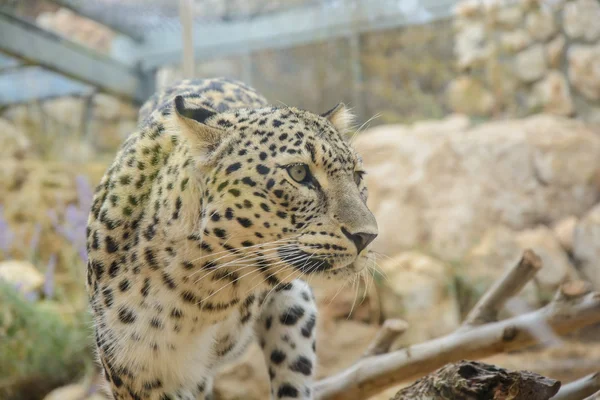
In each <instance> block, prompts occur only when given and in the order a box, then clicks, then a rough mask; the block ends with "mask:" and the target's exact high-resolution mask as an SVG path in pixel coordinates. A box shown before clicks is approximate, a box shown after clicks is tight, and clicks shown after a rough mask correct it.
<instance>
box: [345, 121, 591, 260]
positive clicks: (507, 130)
mask: <svg viewBox="0 0 600 400" xmlns="http://www.w3.org/2000/svg"><path fill="white" fill-rule="evenodd" d="M354 144H355V147H356V149H357V150H358V151H359V153H360V154H361V155H362V157H363V160H364V163H365V168H366V170H367V172H368V174H367V176H366V179H367V184H368V187H369V206H370V208H371V210H372V211H373V213H374V214H375V216H376V218H377V221H378V223H379V231H380V234H379V237H378V238H377V239H376V240H375V242H374V244H373V248H374V250H376V251H378V252H380V253H383V254H386V255H389V256H393V255H396V254H398V253H399V252H402V251H403V250H407V249H411V248H414V247H416V246H424V247H425V248H426V249H428V251H431V252H432V253H433V254H434V255H436V256H437V257H441V258H442V259H446V260H460V259H461V258H462V257H463V256H464V255H465V254H466V252H467V251H468V250H469V249H470V248H471V247H472V246H474V245H475V244H476V243H477V242H478V241H479V240H480V239H481V236H482V235H483V234H484V233H485V231H486V230H487V228H489V227H490V226H494V225H497V224H500V225H505V226H507V227H509V228H511V229H513V230H522V229H526V228H531V227H535V226H536V225H538V224H539V223H540V222H543V223H546V224H552V223H555V222H557V221H559V220H560V219H562V218H565V217H567V216H571V215H574V216H581V215H582V214H584V213H585V212H586V211H587V210H589V208H590V207H592V206H593V205H594V204H595V202H596V201H597V199H598V196H600V164H599V163H598V160H599V159H600V137H598V136H597V135H596V134H595V133H594V132H593V131H592V130H590V129H588V128H587V127H586V126H585V125H584V124H583V123H582V122H579V121H574V120H570V119H567V118H562V117H557V116H551V115H539V116H534V117H529V118H526V119H524V120H506V121H494V122H489V123H485V124H481V125H478V126H475V127H473V128H470V129H466V130H464V131H459V132H454V133H452V134H444V133H440V132H439V131H435V130H434V131H432V132H424V131H420V132H419V133H418V134H417V133H414V132H413V131H412V130H411V129H410V127H406V126H402V127H400V128H397V127H389V126H388V127H380V128H374V129H373V130H370V131H367V132H365V133H363V134H361V135H359V136H358V137H357V138H356V140H355V141H354Z"/></svg>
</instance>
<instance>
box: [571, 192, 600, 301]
mask: <svg viewBox="0 0 600 400" xmlns="http://www.w3.org/2000/svg"><path fill="white" fill-rule="evenodd" d="M573 255H574V257H575V259H576V260H577V261H578V262H579V263H580V268H581V272H582V273H583V275H584V276H585V277H586V278H587V279H588V280H590V281H591V282H592V284H593V285H594V288H595V289H596V290H600V204H599V205H597V206H595V207H594V208H593V209H592V210H590V212H588V213H587V214H586V215H585V216H584V217H583V218H581V219H580V220H579V222H578V223H577V225H576V226H575V233H574V236H573Z"/></svg>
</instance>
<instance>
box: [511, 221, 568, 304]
mask: <svg viewBox="0 0 600 400" xmlns="http://www.w3.org/2000/svg"><path fill="white" fill-rule="evenodd" d="M516 240H517V243H518V244H519V246H520V247H521V250H525V249H532V250H533V251H534V252H535V253H536V254H537V255H539V256H540V258H541V259H542V263H543V266H544V267H543V268H542V270H541V271H539V272H538V273H537V274H536V276H535V277H534V281H535V282H536V284H537V292H538V293H537V295H538V298H539V299H540V300H549V299H550V298H551V297H552V296H553V295H554V293H556V290H557V289H558V287H559V286H560V284H561V283H563V282H565V281H567V280H570V279H577V271H576V270H575V268H574V267H573V265H572V264H571V263H570V261H569V258H568V257H567V254H566V253H565V250H564V249H563V247H562V246H561V244H560V242H559V241H558V238H557V237H556V236H555V235H554V232H553V231H552V230H551V229H549V228H548V227H545V226H538V227H536V228H533V229H527V230H525V231H522V232H519V233H517V235H516Z"/></svg>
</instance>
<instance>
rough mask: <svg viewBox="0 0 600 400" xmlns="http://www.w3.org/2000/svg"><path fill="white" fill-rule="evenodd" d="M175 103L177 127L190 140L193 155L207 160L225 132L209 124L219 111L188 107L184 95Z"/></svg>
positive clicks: (178, 97)
mask: <svg viewBox="0 0 600 400" xmlns="http://www.w3.org/2000/svg"><path fill="white" fill-rule="evenodd" d="M174 103H175V104H174V106H175V107H174V109H175V123H176V127H175V128H176V129H177V131H179V133H180V134H181V135H182V136H183V137H184V138H185V140H186V141H187V142H188V144H189V146H190V148H191V149H192V153H193V155H194V156H196V157H197V158H198V159H199V160H200V161H205V160H207V159H208V157H209V156H210V154H211V153H212V152H213V151H214V150H215V149H216V148H217V146H218V145H219V144H220V143H221V141H222V140H223V136H224V133H225V131H224V130H222V129H219V128H215V127H212V126H209V125H207V121H208V120H210V119H211V118H212V117H214V116H215V115H217V114H218V113H216V112H214V111H211V110H208V109H206V108H202V107H198V106H194V107H187V106H186V104H185V99H184V98H183V96H177V97H175V100H174Z"/></svg>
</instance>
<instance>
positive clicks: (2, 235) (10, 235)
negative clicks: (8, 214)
mask: <svg viewBox="0 0 600 400" xmlns="http://www.w3.org/2000/svg"><path fill="white" fill-rule="evenodd" d="M14 239H15V234H14V232H13V231H12V230H11V229H10V226H8V221H7V220H6V218H5V217H4V206H3V205H1V204H0V250H1V251H2V252H4V253H8V251H9V250H10V248H11V244H12V242H13V240H14Z"/></svg>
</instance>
